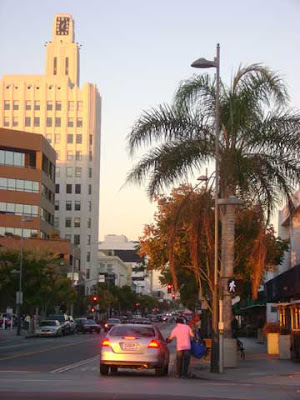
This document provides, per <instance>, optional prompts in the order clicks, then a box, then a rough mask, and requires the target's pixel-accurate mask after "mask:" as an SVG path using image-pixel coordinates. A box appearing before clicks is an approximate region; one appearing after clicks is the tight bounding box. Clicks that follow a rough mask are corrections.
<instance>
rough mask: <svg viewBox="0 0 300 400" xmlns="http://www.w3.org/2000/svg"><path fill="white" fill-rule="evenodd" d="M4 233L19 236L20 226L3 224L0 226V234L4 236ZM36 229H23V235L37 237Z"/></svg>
mask: <svg viewBox="0 0 300 400" xmlns="http://www.w3.org/2000/svg"><path fill="white" fill-rule="evenodd" d="M6 234H11V235H17V236H21V234H22V233H21V228H8V227H5V226H0V235H2V236H5V235H6ZM37 236H38V231H37V229H23V237H24V238H27V237H37Z"/></svg>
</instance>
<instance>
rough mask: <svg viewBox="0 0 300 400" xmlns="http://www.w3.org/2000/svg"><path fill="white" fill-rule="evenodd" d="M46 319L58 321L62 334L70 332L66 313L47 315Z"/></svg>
mask: <svg viewBox="0 0 300 400" xmlns="http://www.w3.org/2000/svg"><path fill="white" fill-rule="evenodd" d="M48 319H49V320H57V321H59V323H60V325H61V328H62V334H63V335H67V334H68V333H71V328H70V325H69V323H68V316H67V315H66V314H57V315H49V317H48Z"/></svg>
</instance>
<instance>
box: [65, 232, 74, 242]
mask: <svg viewBox="0 0 300 400" xmlns="http://www.w3.org/2000/svg"><path fill="white" fill-rule="evenodd" d="M65 239H66V240H69V241H70V242H71V241H72V235H70V234H69V233H67V234H66V235H65Z"/></svg>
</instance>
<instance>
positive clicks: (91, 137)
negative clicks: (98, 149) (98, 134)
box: [90, 135, 93, 146]
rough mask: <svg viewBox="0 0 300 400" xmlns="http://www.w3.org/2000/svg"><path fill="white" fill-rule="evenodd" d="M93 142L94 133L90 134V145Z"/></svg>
mask: <svg viewBox="0 0 300 400" xmlns="http://www.w3.org/2000/svg"><path fill="white" fill-rule="evenodd" d="M92 144H93V135H90V146H92Z"/></svg>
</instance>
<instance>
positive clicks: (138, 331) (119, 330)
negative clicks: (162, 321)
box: [109, 325, 155, 337]
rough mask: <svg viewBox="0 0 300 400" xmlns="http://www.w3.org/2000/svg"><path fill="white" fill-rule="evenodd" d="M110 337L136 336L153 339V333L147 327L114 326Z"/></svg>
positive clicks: (150, 328) (152, 330) (151, 329)
mask: <svg viewBox="0 0 300 400" xmlns="http://www.w3.org/2000/svg"><path fill="white" fill-rule="evenodd" d="M109 335H110V336H136V337H153V336H155V331H154V329H153V328H152V327H148V326H145V327H144V326H126V325H124V326H115V327H113V328H112V329H111V331H110V333H109Z"/></svg>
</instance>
